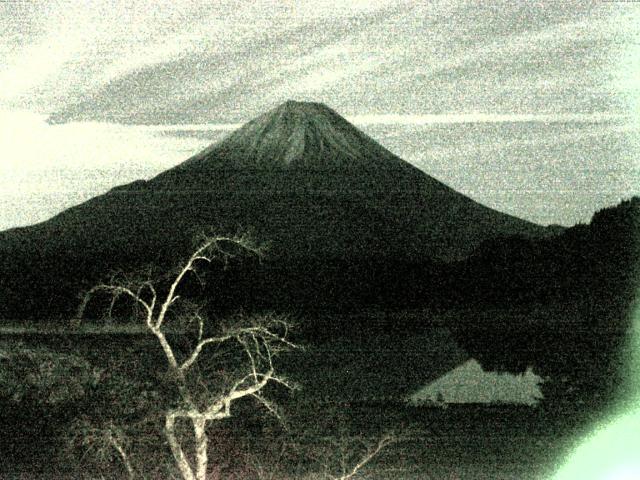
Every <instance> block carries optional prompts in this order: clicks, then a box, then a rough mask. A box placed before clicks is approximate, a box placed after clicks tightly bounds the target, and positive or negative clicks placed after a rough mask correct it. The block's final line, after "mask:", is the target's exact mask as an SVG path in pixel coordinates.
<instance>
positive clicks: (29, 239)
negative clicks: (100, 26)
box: [0, 101, 550, 318]
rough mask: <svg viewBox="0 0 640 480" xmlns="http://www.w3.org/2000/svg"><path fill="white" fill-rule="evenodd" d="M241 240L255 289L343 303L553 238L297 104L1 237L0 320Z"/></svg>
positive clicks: (66, 306) (56, 308) (64, 310)
mask: <svg viewBox="0 0 640 480" xmlns="http://www.w3.org/2000/svg"><path fill="white" fill-rule="evenodd" d="M243 230H247V231H250V232H251V233H252V235H253V236H254V237H256V238H257V239H258V240H261V241H268V242H269V243H270V245H271V249H270V251H269V256H268V265H267V267H263V269H262V270H261V271H262V273H261V274H260V275H262V276H260V275H258V274H257V273H256V275H255V278H260V279H261V281H262V282H263V283H264V282H266V283H267V284H268V287H265V288H266V290H272V291H273V292H277V293H273V292H272V293H271V295H272V296H279V297H281V298H285V297H286V296H287V295H288V296H289V298H296V297H298V296H299V295H298V293H297V292H298V291H299V290H300V289H303V290H304V289H306V290H305V291H306V293H305V294H304V295H307V296H308V297H309V299H310V300H312V299H313V298H314V297H315V296H320V297H322V296H323V295H325V296H326V295H329V297H330V298H338V297H341V298H343V300H344V301H345V302H346V303H349V302H350V299H349V295H350V293H349V292H351V293H352V294H354V295H355V294H356V293H357V292H360V293H359V294H362V293H363V292H369V293H370V292H372V291H374V290H375V289H374V290H372V289H371V286H372V282H378V284H377V288H378V289H382V288H385V285H386V286H391V285H392V284H395V285H396V286H397V287H398V288H399V289H401V290H406V287H407V285H406V284H405V283H402V282H400V283H398V279H399V278H400V277H402V276H403V275H404V273H403V272H404V271H405V270H406V268H409V267H407V266H415V265H419V266H420V267H419V268H420V269H424V268H427V269H429V268H431V267H432V266H434V265H436V264H437V263H438V262H440V263H442V262H450V261H454V260H460V259H463V258H465V257H467V256H468V255H469V254H471V253H472V252H474V251H475V250H476V249H477V248H478V247H479V246H480V245H481V244H483V242H486V241H488V240H491V239H495V238H498V237H503V236H509V235H516V234H517V235H523V236H525V237H539V236H545V235H547V234H549V233H550V232H549V231H548V230H547V229H545V228H544V227H541V226H538V225H535V224H532V223H529V222H526V221H524V220H521V219H518V218H515V217H512V216H509V215H506V214H503V213H500V212H497V211H494V210H492V209H490V208H487V207H485V206H483V205H480V204H479V203H477V202H475V201H473V200H471V199H469V198H467V197H465V196H464V195H462V194H460V193H458V192H456V191H454V190H453V189H451V188H449V187H447V186H446V185H444V184H442V183H441V182H439V181H437V180H436V179H434V178H432V177H430V176H429V175H427V174H425V173H424V172H422V171H420V170H418V169H417V168H415V167H413V166H412V165H410V164H409V163H407V162H405V161H403V160H402V159H400V158H399V157H397V156H396V155H394V154H393V153H391V152H389V151H388V150H386V149H385V148H384V147H382V146H381V145H379V144H378V143H377V142H375V141H374V140H373V139H371V138H370V137H368V136H367V135H365V134H364V133H363V132H361V131H360V130H358V129H357V128H355V127H354V126H353V125H351V124H350V123H349V122H347V121H346V120H345V119H344V118H343V117H341V116H340V115H338V114H337V113H336V112H334V111H333V110H331V109H330V108H328V107H326V106H325V105H322V104H318V103H303V102H292V101H289V102H286V103H284V104H282V105H280V106H278V107H277V108H275V109H273V110H271V111H269V112H267V113H265V114H263V115H261V116H259V117H257V118H256V119H254V120H252V121H250V122H248V123H247V124H246V125H244V126H243V127H242V128H240V129H238V130H237V131H235V132H233V133H232V134H230V135H229V136H228V137H226V138H225V139H223V140H222V141H220V142H219V143H217V144H214V145H212V146H210V147H208V148H206V149H205V150H203V151H202V152H200V153H198V154H197V155H195V156H193V157H191V158H189V159H188V160H186V161H185V162H184V163H182V164H180V165H178V166H176V167H175V168H172V169H170V170H167V171H165V172H163V173H161V174H160V175H158V176H156V177H155V178H153V179H150V180H148V181H143V180H140V181H136V182H133V183H130V184H127V185H123V186H120V187H117V188H114V189H112V190H111V191H109V192H108V193H106V194H105V195H101V196H98V197H96V198H93V199H91V200H89V201H87V202H85V203H83V204H81V205H78V206H76V207H73V208H71V209H68V210H66V211H65V212H63V213H61V214H59V215H57V216H55V217H54V218H52V219H50V220H49V221H47V222H43V223H40V224H37V225H34V226H31V227H26V228H19V229H13V230H9V231H6V232H2V233H0V296H2V297H3V298H5V299H8V300H6V301H5V302H3V304H2V305H1V306H0V317H4V318H9V317H15V318H23V317H35V318H39V317H43V316H47V317H50V316H64V315H66V314H68V312H69V311H70V309H71V308H72V307H71V304H72V303H73V302H75V301H77V300H76V299H75V297H74V296H75V295H76V294H77V292H78V290H79V289H81V287H86V286H87V285H90V284H91V283H92V282H95V281H97V280H98V278H99V277H100V276H103V275H105V274H107V273H108V272H112V271H117V270H129V269H133V268H136V267H139V266H141V265H145V264H149V263H153V264H155V265H157V266H158V267H164V266H166V265H169V264H172V263H175V262H176V261H177V259H179V258H181V257H182V256H184V255H185V254H186V253H188V252H189V249H190V248H192V240H193V237H194V236H195V235H196V234H198V233H201V232H202V231H207V232H212V231H213V232H219V233H236V232H238V231H243ZM265 268H266V269H267V270H268V271H269V273H264V272H265V270H264V269H265ZM411 268H415V267H411ZM434 268H435V267H434ZM245 273H246V272H245ZM254 273H255V272H254ZM381 279H382V280H381ZM381 281H383V282H384V283H383V284H381V283H380V282H381ZM245 287H247V288H249V287H248V286H246V285H245ZM251 288H255V285H254V287H251ZM274 289H275V290H274ZM236 290H238V289H236ZM263 293H264V292H263ZM282 295H284V296H285V297H282ZM301 295H302V294H301ZM304 295H303V296H304ZM331 295H333V296H331ZM329 297H327V298H329ZM331 301H332V300H329V303H330V302H331Z"/></svg>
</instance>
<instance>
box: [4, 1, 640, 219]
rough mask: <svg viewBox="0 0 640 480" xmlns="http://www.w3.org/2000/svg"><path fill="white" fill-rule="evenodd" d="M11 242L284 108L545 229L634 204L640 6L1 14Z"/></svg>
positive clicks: (142, 5) (275, 4) (184, 6)
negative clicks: (333, 121) (329, 124)
mask: <svg viewBox="0 0 640 480" xmlns="http://www.w3.org/2000/svg"><path fill="white" fill-rule="evenodd" d="M0 31H1V32H2V33H1V34H0V148H1V151H2V157H1V159H0V229H5V228H10V227H13V226H18V225H27V224H31V223H35V222H38V221H43V220H45V219H47V218H49V217H50V216H52V215H54V214H55V213H57V212H59V211H61V210H63V209H64V208H68V207H69V206H71V205H74V204H77V203H80V202H82V201H84V200H86V199H88V198H91V197H92V196H95V195H97V194H100V193H104V192H105V191H107V190H108V189H109V188H112V187H113V186H116V185H119V184H122V183H126V182H128V181H132V180H134V179H138V178H149V177H151V176H153V175H155V174H157V173H159V172H161V171H162V170H164V169H166V168H169V167H171V166H173V165H176V164H177V163H179V162H181V161H183V160H185V159H186V158H187V157H189V156H190V155H192V154H194V153H196V152H197V151H198V150H199V149H201V148H203V147H205V146H207V145H208V144H210V143H212V142H214V141H216V140H218V139H219V138H220V137H221V136H222V135H224V134H225V133H227V132H228V131H229V130H230V129H232V128H234V127H235V126H237V125H239V124H242V123H243V122H245V121H248V120H250V119H251V118H253V117H255V116H256V115H258V114H260V113H262V112H264V111H265V110H267V109H269V108H272V107H274V106H276V105H278V104H279V103H281V102H283V101H285V100H288V99H295V100H309V101H319V102H323V103H325V104H327V105H328V106H330V107H332V108H334V109H335V110H336V111H338V112H339V113H340V114H342V115H344V116H345V117H347V119H349V120H351V121H352V122H354V123H355V124H356V125H357V126H358V127H360V128H362V129H363V130H364V131H365V132H367V133H368V134H370V135H371V136H373V137H374V138H375V139H377V140H378V141H380V142H381V143H382V144H383V145H384V146H386V147H387V148H389V149H390V150H392V151H393V152H394V153H396V154H398V155H399V156H400V157H402V158H404V159H405V160H407V161H409V162H411V163H413V164H414V165H416V166H418V167H419V168H421V169H422V170H424V171H425V172H426V173H428V174H430V175H432V176H434V177H436V178H438V179H439V180H441V181H443V182H444V183H446V184H448V185H450V186H451V187H453V188H455V189H457V190H459V191H461V192H462V193H464V194H466V195H468V196H470V197H471V198H474V199H475V200H477V201H480V202H481V203H484V204H486V205H488V206H490V207H492V208H496V209H498V210H501V211H504V212H507V213H511V214H513V215H517V216H520V217H522V218H526V219H528V220H531V221H535V222H538V223H542V224H550V223H559V224H564V225H571V224H574V223H576V222H586V221H588V220H589V218H590V217H591V215H592V214H593V213H594V211H596V210H598V209H600V208H603V207H605V206H609V205H612V204H615V203H617V202H618V201H619V200H620V199H622V198H628V197H629V196H630V195H632V194H640V188H639V187H638V186H639V185H640V181H638V180H640V174H639V172H640V165H639V163H638V159H639V158H640V155H639V154H640V135H639V133H640V121H639V119H640V4H639V3H637V2H615V1H601V0H598V1H593V2H592V1H589V0H576V1H571V0H568V1H563V2H557V1H548V2H542V1H537V2H513V1H510V0H504V1H498V0H495V1H494V0H483V1H482V2H478V1H467V0H447V1H430V2H427V1H425V2H413V1H399V0H398V1H395V0H394V1H391V0H390V1H339V2H338V1H318V0H313V1H311V0H308V1H306V0H302V1H295V2H294V1H275V0H271V1H252V2H236V1H215V2H213V1H208V2H196V1H186V0H181V1H179V2H169V1H167V2H162V1H155V0H153V1H151V0H149V1H140V0H139V1H135V0H134V1H131V0H128V1H119V0H105V1H100V0H94V1H92V2H84V1H80V0H75V1H57V0H48V1H47V2H36V1H33V2H26V1H6V0H5V1H3V2H0Z"/></svg>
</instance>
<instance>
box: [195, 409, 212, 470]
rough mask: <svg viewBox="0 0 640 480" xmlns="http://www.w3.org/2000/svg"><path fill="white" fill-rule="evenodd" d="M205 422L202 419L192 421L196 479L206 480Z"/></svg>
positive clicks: (197, 418)
mask: <svg viewBox="0 0 640 480" xmlns="http://www.w3.org/2000/svg"><path fill="white" fill-rule="evenodd" d="M206 427H207V421H206V419H204V418H202V417H196V418H194V419H193V430H194V432H195V440H196V479H197V480H206V477H207V464H208V462H209V457H208V455H207V432H206Z"/></svg>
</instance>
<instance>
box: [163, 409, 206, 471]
mask: <svg viewBox="0 0 640 480" xmlns="http://www.w3.org/2000/svg"><path fill="white" fill-rule="evenodd" d="M175 423H176V418H175V416H174V415H172V414H171V413H169V414H167V416H166V419H165V435H166V436H167V440H168V441H169V446H170V447H171V453H173V458H174V459H175V461H176V465H178V468H179V469H180V473H181V474H182V478H183V479H184V480H196V477H195V475H194V474H193V470H192V469H191V465H190V464H189V460H187V457H186V455H185V454H184V452H183V451H182V447H181V446H180V443H179V442H178V440H177V439H176V431H175ZM202 478H204V477H202Z"/></svg>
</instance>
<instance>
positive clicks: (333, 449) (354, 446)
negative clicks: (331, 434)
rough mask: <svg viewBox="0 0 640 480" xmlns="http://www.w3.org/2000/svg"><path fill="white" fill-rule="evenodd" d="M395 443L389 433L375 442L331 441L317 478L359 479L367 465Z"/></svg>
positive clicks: (333, 479) (393, 436) (336, 439)
mask: <svg viewBox="0 0 640 480" xmlns="http://www.w3.org/2000/svg"><path fill="white" fill-rule="evenodd" d="M396 441H397V438H396V437H395V435H393V434H390V433H386V434H384V435H382V436H381V437H380V438H378V439H377V440H376V441H375V442H369V441H365V440H364V439H351V440H346V439H345V438H342V439H340V438H335V439H332V441H331V442H330V445H329V449H330V451H329V452H325V453H324V454H323V457H324V459H323V461H322V464H323V465H322V472H321V473H320V475H319V478H321V479H323V480H351V479H354V478H359V476H360V475H361V474H362V471H363V470H364V469H365V468H366V467H367V466H368V464H369V463H370V462H371V461H372V460H373V459H374V458H376V457H377V456H378V455H379V454H380V452H382V451H383V450H384V449H385V448H387V447H388V446H389V445H391V444H392V443H394V442H396Z"/></svg>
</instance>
